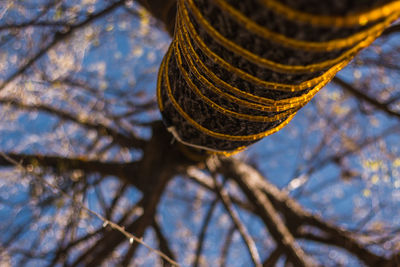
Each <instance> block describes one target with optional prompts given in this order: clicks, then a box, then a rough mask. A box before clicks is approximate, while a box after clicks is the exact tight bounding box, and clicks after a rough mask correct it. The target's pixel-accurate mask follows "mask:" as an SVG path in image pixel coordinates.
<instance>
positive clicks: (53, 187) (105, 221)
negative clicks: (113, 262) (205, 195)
mask: <svg viewBox="0 0 400 267" xmlns="http://www.w3.org/2000/svg"><path fill="white" fill-rule="evenodd" d="M0 155H1V156H2V157H4V158H5V159H6V160H8V161H9V162H10V163H12V164H13V165H15V166H16V167H18V168H19V169H21V170H23V171H25V172H27V173H29V174H31V175H33V176H34V177H35V178H36V179H37V180H39V181H40V182H41V183H43V184H44V185H46V186H48V187H49V188H50V189H51V190H53V192H54V193H60V194H61V195H62V196H64V197H66V198H68V199H69V200H71V201H72V203H73V204H74V205H76V206H77V207H79V208H80V209H82V210H84V211H86V212H87V213H89V214H91V215H92V216H94V217H97V218H98V219H100V220H101V221H102V222H103V227H106V226H110V227H111V228H112V229H114V230H117V231H119V232H120V233H122V234H123V235H124V236H126V237H127V238H128V239H129V243H130V244H133V242H137V243H139V244H141V245H142V246H144V247H146V248H147V249H149V250H150V251H151V252H153V253H155V254H157V255H158V256H160V257H161V258H163V259H164V260H166V261H167V262H169V263H170V264H171V265H173V266H180V265H179V264H178V263H177V262H176V261H174V260H172V259H171V258H169V257H168V256H167V255H165V254H164V253H162V252H161V251H159V250H157V249H154V248H152V247H150V246H149V245H147V244H146V243H145V242H144V241H143V238H138V237H136V236H134V235H132V234H131V233H129V232H128V231H126V230H125V227H123V226H120V225H118V224H116V223H114V222H113V221H111V220H108V219H106V218H105V217H103V216H102V215H100V214H99V213H97V212H95V211H93V210H91V209H89V208H88V207H86V206H85V205H83V204H82V203H80V202H77V201H76V200H74V199H73V198H72V197H71V196H70V195H68V194H67V193H65V192H64V191H63V190H61V189H60V188H59V187H57V186H56V185H54V184H52V183H49V182H48V181H46V180H45V179H43V177H41V176H40V175H38V174H36V173H35V172H34V171H33V170H32V171H30V170H27V169H26V168H25V167H24V166H22V165H21V164H20V163H19V162H17V161H15V160H14V159H12V158H10V157H9V156H7V155H6V154H5V153H3V152H0Z"/></svg>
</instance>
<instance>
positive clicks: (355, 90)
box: [332, 76, 400, 118]
mask: <svg viewBox="0 0 400 267" xmlns="http://www.w3.org/2000/svg"><path fill="white" fill-rule="evenodd" d="M332 81H333V82H334V83H335V84H337V85H339V86H340V87H342V88H343V89H345V90H346V91H347V92H349V93H350V94H352V95H353V96H355V97H357V98H358V99H361V100H363V101H365V102H367V103H368V104H370V105H372V106H373V107H375V108H377V109H378V110H380V111H383V112H385V113H386V114H387V115H389V116H392V117H396V118H400V113H397V112H395V111H393V110H391V109H390V108H389V105H387V104H386V103H382V102H380V101H379V100H377V99H376V97H371V96H369V95H367V94H366V93H365V92H362V91H361V90H359V89H358V88H355V87H354V86H353V85H352V84H350V83H348V82H345V81H344V80H343V79H341V78H339V77H338V76H335V77H334V78H333V80H332Z"/></svg>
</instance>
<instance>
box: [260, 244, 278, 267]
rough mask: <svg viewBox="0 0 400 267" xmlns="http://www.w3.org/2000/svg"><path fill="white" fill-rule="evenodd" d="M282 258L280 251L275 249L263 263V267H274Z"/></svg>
mask: <svg viewBox="0 0 400 267" xmlns="http://www.w3.org/2000/svg"><path fill="white" fill-rule="evenodd" d="M281 256H282V250H281V249H280V248H279V247H276V248H275V249H274V250H273V251H272V253H271V254H270V255H269V256H268V258H267V259H266V260H265V261H264V262H263V267H274V266H276V263H277V262H278V260H279V258H280V257H281Z"/></svg>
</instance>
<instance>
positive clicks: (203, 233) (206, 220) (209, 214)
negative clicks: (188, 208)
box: [193, 198, 218, 267]
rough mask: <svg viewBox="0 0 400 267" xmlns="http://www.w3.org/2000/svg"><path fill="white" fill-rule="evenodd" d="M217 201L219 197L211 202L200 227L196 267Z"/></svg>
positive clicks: (195, 266)
mask: <svg viewBox="0 0 400 267" xmlns="http://www.w3.org/2000/svg"><path fill="white" fill-rule="evenodd" d="M217 203H218V198H215V199H214V200H213V201H212V202H211V204H210V206H209V208H208V211H207V213H206V216H205V217H204V220H203V224H202V226H201V227H200V233H199V237H198V238H197V240H198V241H197V248H196V252H195V255H196V256H195V260H194V264H193V266H194V267H198V266H199V264H200V257H201V253H202V250H203V243H204V239H205V237H206V233H207V229H208V225H209V224H210V221H211V218H212V215H213V213H214V210H215V207H216V206H217Z"/></svg>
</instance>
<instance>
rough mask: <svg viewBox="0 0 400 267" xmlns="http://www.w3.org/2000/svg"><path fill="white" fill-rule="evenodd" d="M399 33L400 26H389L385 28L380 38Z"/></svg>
mask: <svg viewBox="0 0 400 267" xmlns="http://www.w3.org/2000/svg"><path fill="white" fill-rule="evenodd" d="M397 32H400V24H394V25H392V26H390V27H389V28H386V29H385V30H384V31H383V33H382V36H387V35H390V34H392V33H397Z"/></svg>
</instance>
